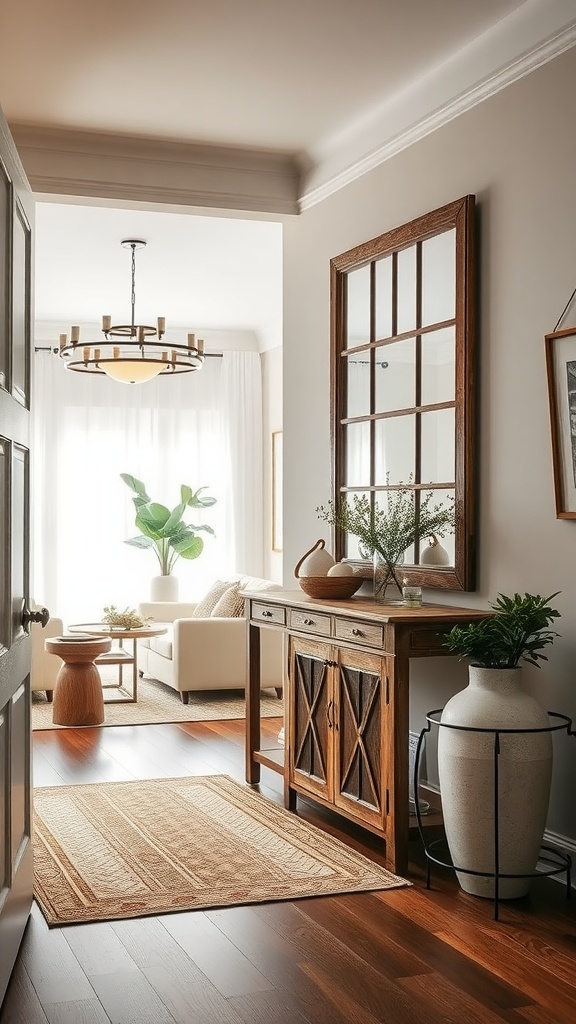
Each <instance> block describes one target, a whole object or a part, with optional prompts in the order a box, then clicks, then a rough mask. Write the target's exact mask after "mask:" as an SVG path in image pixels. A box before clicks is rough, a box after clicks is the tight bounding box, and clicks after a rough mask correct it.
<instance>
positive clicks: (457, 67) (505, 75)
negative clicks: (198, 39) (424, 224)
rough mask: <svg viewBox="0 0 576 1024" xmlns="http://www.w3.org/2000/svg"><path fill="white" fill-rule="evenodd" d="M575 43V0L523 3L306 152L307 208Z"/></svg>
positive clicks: (303, 204)
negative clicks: (367, 111) (467, 43)
mask: <svg viewBox="0 0 576 1024" xmlns="http://www.w3.org/2000/svg"><path fill="white" fill-rule="evenodd" d="M575 44H576V12H575V5H574V0H528V2H527V3H524V4H523V5H522V6H521V7H520V8H518V9H517V10H516V11H513V12H512V14H510V15H508V16H507V17H506V18H503V19H502V20H501V21H500V22H498V23H497V24H496V25H495V26H493V27H492V28H490V29H489V30H488V31H487V32H485V33H483V35H481V36H478V37H477V38H476V39H474V40H473V42H471V43H470V44H469V45H468V46H466V47H464V48H463V49H461V50H460V51H459V52H458V53H456V54H454V55H453V56H452V57H451V58H450V59H449V60H447V61H445V62H444V63H443V64H441V65H439V66H438V67H436V68H434V69H433V70H432V71H430V72H429V73H427V74H426V75H425V76H423V77H422V78H421V79H419V80H418V81H417V82H414V83H412V84H411V85H410V87H409V88H407V89H405V90H403V91H402V92H400V93H397V94H396V96H394V97H393V98H392V99H390V100H389V101H387V102H385V103H384V104H382V105H380V106H378V107H376V108H374V109H373V110H372V111H371V112H370V113H368V114H366V115H365V116H364V117H363V118H362V121H361V122H356V123H355V124H352V125H350V126H349V127H348V129H347V130H345V131H343V132H340V133H339V134H338V136H336V137H334V138H332V139H328V140H325V142H324V143H323V144H321V145H319V146H317V147H316V148H315V150H314V152H312V154H309V156H311V161H309V167H310V169H309V170H308V171H307V172H306V173H305V174H304V175H303V180H302V185H301V195H300V203H299V208H300V210H301V211H303V210H306V209H308V208H310V207H312V206H315V205H316V204H317V203H320V202H322V201H323V200H324V199H327V198H328V197H329V196H331V195H333V194H334V193H335V192H337V191H338V190H339V189H341V188H343V187H345V186H346V185H348V184H350V183H351V182H353V181H355V180H356V179H357V178H360V177H361V176H362V175H363V174H366V173H367V172H368V171H371V170H373V169H374V168H375V167H378V166H379V165H380V164H382V163H384V162H385V161H386V160H389V159H390V158H391V157H393V156H395V155H396V154H397V153H400V152H401V151H402V150H403V149H406V148H407V147H408V146H411V145H412V144H413V143H415V142H418V141H419V140H420V139H422V138H424V137H425V136H426V135H429V134H430V133H431V132H433V131H435V130H436V129H437V128H440V127H442V126H443V125H445V124H447V123H448V122H449V121H451V120H453V119H454V118H455V117H458V116H459V115H460V114H463V113H465V112H466V111H467V110H470V109H471V108H472V107H474V106H476V105H477V104H478V103H481V102H482V101H483V100H485V99H488V98H489V97H490V96H493V95H495V94H496V93H497V92H499V91H500V90H501V89H504V88H505V87H506V86H508V85H511V84H512V83H513V82H515V81H517V80H518V79H520V78H523V77H524V76H525V75H528V74H530V72H531V71H534V70H535V69H536V68H538V67H540V66H541V65H542V64H545V63H547V62H548V61H550V60H552V59H553V58H554V57H557V56H559V55H560V54H561V53H563V52H564V51H565V50H568V49H570V48H571V47H572V46H574V45H575Z"/></svg>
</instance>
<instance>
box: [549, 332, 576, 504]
mask: <svg viewBox="0 0 576 1024" xmlns="http://www.w3.org/2000/svg"><path fill="white" fill-rule="evenodd" d="M544 341H545V346H546V374H547V379H548V399H549V403H550V429H551V435H552V467H553V473H554V499H555V505H556V518H557V519H576V327H569V328H567V329H566V330H562V331H554V332H552V333H551V334H547V335H545V339H544Z"/></svg>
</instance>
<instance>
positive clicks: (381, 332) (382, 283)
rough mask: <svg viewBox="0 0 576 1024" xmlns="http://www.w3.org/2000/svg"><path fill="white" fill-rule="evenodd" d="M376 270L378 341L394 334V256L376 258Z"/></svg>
mask: <svg viewBox="0 0 576 1024" xmlns="http://www.w3.org/2000/svg"><path fill="white" fill-rule="evenodd" d="M374 270H375V289H376V294H375V307H376V328H375V329H376V341H378V340H379V339H381V338H389V337H390V336H391V334H392V257H391V256H386V257H385V258H384V259H381V260H376V263H375V265H374Z"/></svg>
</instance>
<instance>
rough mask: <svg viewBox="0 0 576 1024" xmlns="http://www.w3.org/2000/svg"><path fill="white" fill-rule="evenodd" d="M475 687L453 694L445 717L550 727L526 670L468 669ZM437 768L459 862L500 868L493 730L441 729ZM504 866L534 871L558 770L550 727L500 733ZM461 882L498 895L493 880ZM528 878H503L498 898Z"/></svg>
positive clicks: (463, 876)
mask: <svg viewBox="0 0 576 1024" xmlns="http://www.w3.org/2000/svg"><path fill="white" fill-rule="evenodd" d="M469 672H470V676H469V685H468V686H467V687H466V689H465V690H462V691H461V692H460V693H457V694H456V695H455V696H454V697H452V698H451V699H450V700H449V701H448V703H447V704H446V707H445V708H444V711H443V712H442V718H441V721H442V722H444V723H448V724H449V725H460V726H468V727H476V728H480V729H498V728H499V729H540V728H544V729H545V728H547V727H548V725H549V718H548V714H547V712H546V710H545V709H544V708H543V707H542V706H541V705H540V704H539V703H538V701H536V700H535V699H534V698H533V697H531V696H530V695H529V694H527V693H525V692H524V690H523V689H522V687H521V674H522V669H521V668H512V669H486V668H475V667H473V666H471V667H470V670H469ZM438 772H439V781H440V792H441V797H442V811H443V815H444V825H445V829H446V837H447V840H448V846H449V849H450V854H451V857H452V860H453V862H454V864H455V865H456V866H459V867H467V868H470V869H471V870H474V871H486V872H494V870H495V856H494V734H493V733H491V732H489V733H481V732H464V731H460V730H458V729H448V728H443V727H442V725H440V728H439V734H438ZM498 772H499V786H498V791H499V804H498V810H499V814H498V819H499V839H500V841H499V858H500V864H499V870H500V873H501V874H516V875H521V874H528V873H531V872H533V871H534V870H535V868H536V864H537V861H538V856H539V852H540V846H541V843H542V837H543V834H544V829H545V827H546V817H547V814H548V802H549V798H550V783H551V776H552V738H551V734H550V733H549V732H540V733H538V732H536V733H511V734H500V755H499V758H498ZM457 875H458V880H459V882H460V885H461V886H462V888H463V889H464V890H465V891H466V892H469V893H471V894H472V895H474V896H484V897H490V898H492V897H493V896H494V879H493V878H484V877H482V876H479V875H471V874H469V873H467V872H464V871H459V872H457ZM529 886H530V880H529V879H525V878H519V879H502V878H501V879H500V884H499V897H500V898H501V899H514V898H516V897H519V896H523V895H525V894H526V892H527V891H528V888H529Z"/></svg>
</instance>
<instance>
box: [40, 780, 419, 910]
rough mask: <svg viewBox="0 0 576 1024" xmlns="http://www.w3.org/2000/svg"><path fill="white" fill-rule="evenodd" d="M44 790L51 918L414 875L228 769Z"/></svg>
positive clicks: (299, 895)
mask: <svg viewBox="0 0 576 1024" xmlns="http://www.w3.org/2000/svg"><path fill="white" fill-rule="evenodd" d="M133 796H136V800H132V797H133ZM34 801H35V812H34V895H35V898H36V900H37V902H38V904H39V906H40V908H41V910H42V913H43V914H44V917H45V918H46V921H47V923H48V925H49V927H55V926H58V927H60V926H62V925H66V924H81V923H84V922H89V921H92V922H94V921H114V920H122V919H125V918H134V917H149V916H157V915H161V914H166V913H177V912H185V911H190V910H207V909H214V908H217V907H231V906H239V905H248V904H253V903H267V902H274V901H282V900H296V899H305V898H309V897H314V896H327V895H337V894H339V893H350V892H367V891H373V890H385V889H391V888H394V889H396V888H402V887H405V886H410V885H411V884H412V883H411V882H409V881H407V879H405V878H401V877H400V876H398V875H393V874H392V873H391V872H389V871H387V870H386V869H385V868H383V867H381V866H380V865H379V864H377V863H376V862H374V861H371V860H370V859H369V858H367V857H365V856H364V855H363V854H360V853H358V852H357V851H355V850H354V849H352V848H351V847H349V846H347V845H346V844H345V843H343V842H341V840H339V839H336V838H335V837H333V836H331V835H329V834H328V833H326V832H323V831H322V830H321V829H320V828H318V827H317V826H315V825H312V824H310V823H309V822H307V821H305V820H304V819H303V818H300V817H299V816H298V815H297V814H295V813H293V812H290V811H288V810H286V809H285V808H284V807H283V806H281V805H279V804H276V803H275V802H273V801H272V800H269V799H268V798H267V797H264V796H262V795H261V794H260V793H258V792H256V791H254V790H252V789H251V788H250V787H249V786H247V785H244V784H241V783H239V782H236V781H235V780H234V779H232V778H230V777H229V776H226V775H207V776H186V777H178V778H174V779H152V780H137V779H135V780H130V781H129V782H105V783H91V784H90V783H88V784H82V785H79V786H45V787H40V788H38V789H35V791H34ZM191 811H193V813H192V814H191V813H190V812H191ZM176 814H181V815H182V816H181V817H180V822H181V824H180V825H178V819H177V817H176V816H175V815H176ZM46 819H48V820H46ZM113 824H116V826H117V827H116V830H115V829H114V828H113V827H112V825H113ZM211 830H212V831H211ZM58 834H59V835H60V838H59V837H58ZM210 835H213V836H214V838H215V842H214V843H213V844H212V847H211V848H209V843H208V842H207V836H210ZM67 842H68V844H70V842H72V843H76V844H78V846H79V849H80V852H81V856H82V857H84V860H83V861H81V862H78V860H77V853H75V852H72V853H71V852H70V851H69V850H68V852H67V847H66V843H67ZM226 871H228V872H229V874H228V875H226ZM235 872H239V874H240V877H237V874H235ZM98 887H99V889H98ZM107 889H108V890H109V891H108V892H106V890H107ZM98 892H100V895H98ZM119 893H120V895H119Z"/></svg>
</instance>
